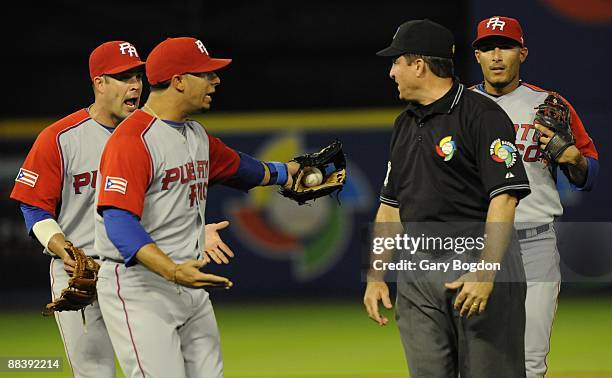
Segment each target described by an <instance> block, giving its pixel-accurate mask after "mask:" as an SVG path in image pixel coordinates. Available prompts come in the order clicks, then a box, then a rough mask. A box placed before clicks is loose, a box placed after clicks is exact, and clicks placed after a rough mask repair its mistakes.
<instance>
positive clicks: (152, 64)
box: [146, 37, 232, 85]
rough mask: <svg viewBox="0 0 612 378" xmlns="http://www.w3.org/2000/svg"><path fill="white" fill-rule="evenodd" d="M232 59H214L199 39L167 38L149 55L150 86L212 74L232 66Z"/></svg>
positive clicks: (148, 72)
mask: <svg viewBox="0 0 612 378" xmlns="http://www.w3.org/2000/svg"><path fill="white" fill-rule="evenodd" d="M231 61H232V60H231V59H218V58H212V57H211V56H210V55H209V54H208V50H207V49H206V47H205V46H204V44H203V43H202V41H200V40H199V39H195V38H192V37H177V38H167V39H166V40H164V41H162V42H160V43H159V44H158V45H157V46H155V48H154V49H153V50H152V51H151V53H149V57H148V58H147V65H146V72H147V79H148V80H149V84H151V85H156V84H159V83H163V82H165V81H168V80H170V79H172V76H174V75H182V74H185V73H200V72H212V71H216V70H218V69H221V68H223V67H225V66H227V65H228V64H230V62H231Z"/></svg>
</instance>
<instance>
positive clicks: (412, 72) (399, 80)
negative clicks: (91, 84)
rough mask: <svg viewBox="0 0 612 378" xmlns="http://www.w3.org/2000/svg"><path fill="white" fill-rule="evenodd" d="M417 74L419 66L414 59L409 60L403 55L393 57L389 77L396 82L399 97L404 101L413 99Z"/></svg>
mask: <svg viewBox="0 0 612 378" xmlns="http://www.w3.org/2000/svg"><path fill="white" fill-rule="evenodd" d="M418 75H419V68H418V65H417V62H416V61H413V62H409V61H408V59H407V58H406V56H405V55H402V56H399V57H397V58H393V60H392V63H391V70H390V71H389V77H390V78H391V79H392V80H393V81H395V83H396V84H397V90H398V92H399V98H400V99H402V100H404V101H410V100H414V99H415V97H414V94H415V91H416V90H417V77H418Z"/></svg>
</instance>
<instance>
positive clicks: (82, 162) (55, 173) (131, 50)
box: [11, 41, 144, 377]
mask: <svg viewBox="0 0 612 378" xmlns="http://www.w3.org/2000/svg"><path fill="white" fill-rule="evenodd" d="M143 65H144V62H142V61H141V60H140V58H139V56H138V53H137V51H136V48H135V47H134V46H133V45H132V44H131V43H129V42H125V41H111V42H106V43H104V44H102V45H100V46H98V47H97V48H96V49H95V50H94V51H93V52H92V53H91V56H90V57H89V74H90V78H91V81H92V86H93V91H94V97H95V101H94V103H93V104H92V105H91V106H89V107H88V108H86V109H81V110H78V111H76V112H75V113H72V114H70V115H68V116H67V117H64V118H62V119H61V120H59V121H57V122H55V123H54V124H52V125H51V126H49V127H47V128H45V129H44V130H43V131H42V132H41V133H40V135H38V137H37V138H36V141H35V142H34V145H33V146H32V149H31V150H30V152H29V153H28V156H27V157H26V160H25V162H24V163H23V166H22V167H21V168H20V169H19V174H18V175H17V178H16V179H15V187H14V188H13V192H12V193H11V198H12V199H14V200H17V201H19V202H20V203H21V210H22V212H23V216H24V218H25V222H26V227H27V230H28V233H30V234H31V235H32V234H33V235H34V236H36V238H37V239H38V240H39V241H40V243H41V244H42V245H43V247H45V253H46V254H47V255H49V256H51V266H50V276H51V295H52V298H53V299H55V298H57V297H58V296H59V295H60V292H61V290H62V289H63V288H65V287H67V286H68V278H69V276H68V274H69V273H72V268H73V266H74V261H73V260H72V259H71V258H70V256H69V255H68V254H67V253H66V251H64V246H66V244H67V240H70V241H71V242H72V243H73V244H74V245H76V246H79V247H81V248H82V249H83V250H84V251H85V253H86V254H87V255H89V256H92V257H94V258H95V259H96V260H98V259H99V257H98V256H96V253H95V252H94V250H93V244H94V238H93V237H94V218H93V215H94V188H95V186H96V177H97V174H98V162H99V160H100V155H102V148H103V147H104V144H105V142H106V140H107V139H108V138H109V136H110V135H111V133H112V131H113V129H114V128H115V127H116V126H117V125H118V124H119V122H120V121H121V120H123V119H124V118H125V117H127V116H128V115H129V114H130V113H132V112H133V111H135V110H136V109H137V108H138V102H139V99H140V94H141V91H142V71H143ZM84 317H85V319H86V324H84V322H83V319H82V317H81V314H80V313H79V312H75V311H64V312H55V320H56V322H57V325H58V328H59V331H60V335H61V337H62V341H63V343H64V349H65V351H66V357H67V359H68V362H69V364H70V366H71V368H72V370H73V373H74V375H75V376H76V377H114V376H115V370H116V369H115V357H114V352H113V348H112V344H111V341H110V338H109V337H108V333H107V331H106V326H105V324H104V320H103V319H102V315H101V313H100V308H99V306H98V304H97V303H95V302H94V304H93V305H91V306H88V307H86V309H85V310H84Z"/></svg>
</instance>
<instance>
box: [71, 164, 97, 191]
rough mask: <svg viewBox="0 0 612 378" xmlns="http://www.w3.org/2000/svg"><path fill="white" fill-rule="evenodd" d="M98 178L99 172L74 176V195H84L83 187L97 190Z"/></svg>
mask: <svg viewBox="0 0 612 378" xmlns="http://www.w3.org/2000/svg"><path fill="white" fill-rule="evenodd" d="M97 178H98V171H97V170H95V171H91V172H83V173H77V174H76V175H73V176H72V180H73V181H72V186H73V187H74V194H82V193H83V192H82V191H81V188H82V187H84V186H85V187H86V186H89V187H91V188H92V189H96V180H97Z"/></svg>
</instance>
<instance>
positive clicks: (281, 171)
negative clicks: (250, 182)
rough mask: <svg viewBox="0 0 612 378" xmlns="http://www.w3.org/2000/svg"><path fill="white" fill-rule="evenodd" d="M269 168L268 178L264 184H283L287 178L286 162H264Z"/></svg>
mask: <svg viewBox="0 0 612 378" xmlns="http://www.w3.org/2000/svg"><path fill="white" fill-rule="evenodd" d="M266 165H267V166H268V169H269V170H270V180H268V183H267V184H266V185H285V184H286V183H287V180H288V179H289V171H288V169H287V164H285V163H281V162H278V161H269V162H266Z"/></svg>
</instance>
